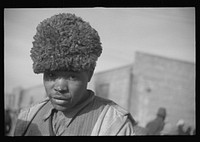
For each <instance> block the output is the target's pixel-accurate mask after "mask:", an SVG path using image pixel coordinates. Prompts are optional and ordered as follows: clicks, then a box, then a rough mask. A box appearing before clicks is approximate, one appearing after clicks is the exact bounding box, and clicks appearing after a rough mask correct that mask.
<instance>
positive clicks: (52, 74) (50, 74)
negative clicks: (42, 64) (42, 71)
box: [47, 72, 55, 77]
mask: <svg viewBox="0 0 200 142" xmlns="http://www.w3.org/2000/svg"><path fill="white" fill-rule="evenodd" d="M47 75H48V76H49V77H54V76H55V74H54V73H52V72H49V73H48V74H47Z"/></svg>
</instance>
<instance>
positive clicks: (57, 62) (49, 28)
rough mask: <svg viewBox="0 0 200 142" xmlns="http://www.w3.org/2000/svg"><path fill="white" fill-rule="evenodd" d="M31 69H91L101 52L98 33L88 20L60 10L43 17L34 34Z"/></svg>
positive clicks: (42, 70) (41, 71) (41, 70)
mask: <svg viewBox="0 0 200 142" xmlns="http://www.w3.org/2000/svg"><path fill="white" fill-rule="evenodd" d="M33 38H34V41H33V47H32V48H31V51H30V52H31V58H32V60H33V71H34V72H35V73H37V74H38V73H44V72H45V71H55V70H61V69H64V70H71V71H85V70H94V68H95V66H96V61H97V59H98V57H99V56H100V55H101V53H102V47H101V42H100V37H99V35H98V33H97V31H96V30H95V29H93V28H92V27H91V26H90V24H89V23H88V22H85V21H83V20H82V19H81V18H80V17H76V16H75V15H74V14H70V13H62V14H58V15H54V16H52V17H50V18H48V19H45V20H44V21H42V22H41V23H40V24H39V25H38V26H37V33H36V35H35V36H34V37H33Z"/></svg>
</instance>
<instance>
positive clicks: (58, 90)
mask: <svg viewBox="0 0 200 142" xmlns="http://www.w3.org/2000/svg"><path fill="white" fill-rule="evenodd" d="M54 90H55V91H57V92H59V93H65V92H67V88H60V87H57V88H54Z"/></svg>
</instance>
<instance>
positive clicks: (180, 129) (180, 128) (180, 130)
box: [177, 119, 186, 135]
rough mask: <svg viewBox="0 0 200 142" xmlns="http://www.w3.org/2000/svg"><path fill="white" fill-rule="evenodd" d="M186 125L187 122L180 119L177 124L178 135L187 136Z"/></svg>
mask: <svg viewBox="0 0 200 142" xmlns="http://www.w3.org/2000/svg"><path fill="white" fill-rule="evenodd" d="M184 125H185V121H184V120H182V119H180V120H179V121H178V122H177V134H178V135H186V132H185V131H184V129H183V127H184Z"/></svg>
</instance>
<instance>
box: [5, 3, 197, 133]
mask: <svg viewBox="0 0 200 142" xmlns="http://www.w3.org/2000/svg"><path fill="white" fill-rule="evenodd" d="M195 35H196V25H195V7H133V8H131V7H129V8H122V7H121V8H117V7H116V8H115V7H109V8H107V7H91V8H89V7H88V8H87V7H85V8H78V7H77V8H5V9H4V116H5V117H4V118H5V119H4V125H5V126H4V127H5V130H4V135H5V136H9V137H14V136H149V135H150V136H152V135H153V136H169V135H170V136H180V135H190V136H192V135H196V93H195V89H196V84H195V80H196V70H195V69H196V39H195V38H196V37H195Z"/></svg>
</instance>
